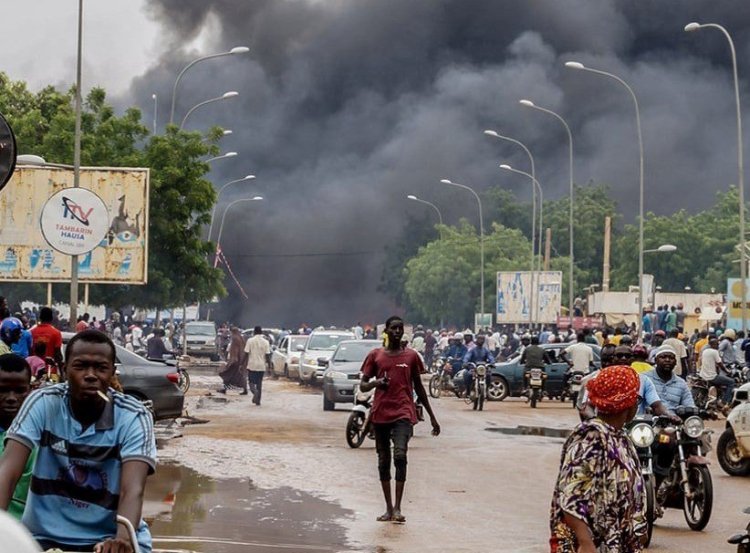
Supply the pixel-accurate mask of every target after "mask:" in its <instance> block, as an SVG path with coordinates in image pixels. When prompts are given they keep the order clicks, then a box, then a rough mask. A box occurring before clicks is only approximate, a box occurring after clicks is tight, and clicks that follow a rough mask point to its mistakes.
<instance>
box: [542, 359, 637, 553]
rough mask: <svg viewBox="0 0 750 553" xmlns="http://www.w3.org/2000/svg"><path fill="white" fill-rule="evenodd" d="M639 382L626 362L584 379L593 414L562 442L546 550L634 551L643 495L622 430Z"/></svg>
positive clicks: (571, 552)
mask: <svg viewBox="0 0 750 553" xmlns="http://www.w3.org/2000/svg"><path fill="white" fill-rule="evenodd" d="M639 386H640V383H639V380H638V375H637V373H636V372H635V371H634V370H633V369H632V368H631V367H628V366H624V365H618V366H613V367H607V368H605V369H602V370H601V371H599V374H598V375H597V376H596V377H595V378H594V379H592V380H591V381H589V383H588V385H587V388H588V393H589V403H590V404H591V405H593V406H594V407H595V408H596V411H597V416H596V417H595V418H593V419H591V420H588V421H584V422H582V423H581V424H579V425H578V426H577V427H576V428H575V429H574V430H573V433H572V434H571V435H570V437H569V438H568V440H567V441H566V442H565V445H564V446H563V451H562V460H561V463H560V473H559V475H558V478H557V485H556V486H555V491H554V495H553V497H552V512H551V522H550V527H551V531H552V537H551V538H550V546H551V551H552V553H639V552H640V551H642V550H643V547H642V540H643V538H644V536H645V534H646V518H645V513H644V507H645V496H644V487H643V479H642V478H641V470H640V464H639V462H638V455H637V453H636V451H635V448H634V447H633V445H632V444H631V443H630V440H629V439H628V437H627V435H626V433H625V432H624V431H623V427H624V426H625V424H626V423H627V422H628V421H630V420H631V419H632V418H633V417H634V416H635V413H636V410H637V404H638V389H639Z"/></svg>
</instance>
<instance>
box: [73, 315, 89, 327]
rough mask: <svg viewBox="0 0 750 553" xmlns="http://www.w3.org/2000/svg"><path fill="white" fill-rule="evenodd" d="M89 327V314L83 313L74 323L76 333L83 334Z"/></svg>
mask: <svg viewBox="0 0 750 553" xmlns="http://www.w3.org/2000/svg"><path fill="white" fill-rule="evenodd" d="M88 327H89V314H88V313H84V314H83V315H82V316H81V318H80V319H78V322H77V323H76V332H83V331H84V330H86V329H87V328H88Z"/></svg>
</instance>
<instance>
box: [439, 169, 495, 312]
mask: <svg viewBox="0 0 750 553" xmlns="http://www.w3.org/2000/svg"><path fill="white" fill-rule="evenodd" d="M440 182H442V183H443V184H450V185H451V186H458V187H459V188H463V189H464V190H468V191H469V192H471V193H472V194H474V197H475V198H476V199H477V204H478V206H479V256H480V265H479V280H480V281H481V286H480V287H479V298H480V299H479V306H480V307H479V308H480V310H481V312H482V314H481V318H482V321H480V323H482V322H484V222H483V219H482V200H481V199H480V198H479V195H478V194H477V193H476V192H474V190H473V189H472V188H469V187H468V186H466V185H465V184H460V183H457V182H453V181H451V180H448V179H441V180H440Z"/></svg>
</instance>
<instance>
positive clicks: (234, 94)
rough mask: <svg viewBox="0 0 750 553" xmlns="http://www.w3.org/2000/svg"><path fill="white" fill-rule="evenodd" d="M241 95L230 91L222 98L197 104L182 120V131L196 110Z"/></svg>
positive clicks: (218, 97)
mask: <svg viewBox="0 0 750 553" xmlns="http://www.w3.org/2000/svg"><path fill="white" fill-rule="evenodd" d="M239 95H240V93H239V92H237V91H236V90H230V91H229V92H225V93H224V94H222V95H221V96H217V97H216V98H210V99H209V100H204V101H202V102H200V103H198V104H195V105H194V106H193V107H191V108H190V110H189V111H188V112H187V113H186V114H185V117H183V118H182V123H180V130H182V129H183V127H185V123H186V122H187V120H188V117H190V114H192V113H193V112H194V111H195V110H196V109H198V108H199V107H201V106H205V105H206V104H211V103H213V102H218V101H220V100H228V99H229V98H234V97H235V96H239Z"/></svg>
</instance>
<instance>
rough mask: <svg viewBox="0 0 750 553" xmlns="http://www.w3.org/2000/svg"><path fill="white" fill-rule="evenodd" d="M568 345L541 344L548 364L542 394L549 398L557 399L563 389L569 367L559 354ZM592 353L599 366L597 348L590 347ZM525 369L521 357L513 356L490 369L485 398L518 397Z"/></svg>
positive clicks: (521, 389) (522, 386)
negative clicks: (564, 378)
mask: <svg viewBox="0 0 750 553" xmlns="http://www.w3.org/2000/svg"><path fill="white" fill-rule="evenodd" d="M569 345H570V343H560V344H542V347H543V348H544V352H545V357H548V358H549V362H548V363H547V364H546V366H545V369H544V371H545V373H546V374H547V380H545V382H544V392H545V394H547V395H548V396H549V397H559V396H560V393H561V392H562V387H563V376H564V375H565V373H566V372H567V371H568V368H569V365H568V364H567V363H566V362H564V361H562V360H560V359H559V357H560V352H561V351H562V350H564V349H565V348H567V347H568V346H569ZM591 349H592V350H593V351H594V365H595V366H597V367H599V366H601V363H600V360H599V353H600V351H601V348H600V347H599V346H594V345H592V346H591ZM525 371H526V367H525V366H524V365H522V364H521V355H520V354H515V355H514V356H513V357H511V358H510V359H509V360H508V361H506V362H504V363H497V364H496V365H495V367H494V368H493V369H492V373H491V377H490V387H489V388H488V389H487V397H488V398H489V399H490V400H492V401H502V400H504V399H505V398H506V397H508V396H511V397H518V396H520V395H521V394H522V392H523V391H524V389H525V388H526V383H525V380H524V373H525Z"/></svg>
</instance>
